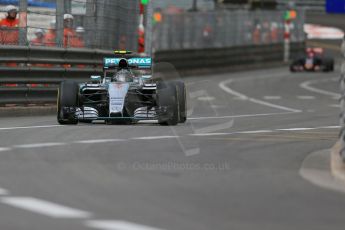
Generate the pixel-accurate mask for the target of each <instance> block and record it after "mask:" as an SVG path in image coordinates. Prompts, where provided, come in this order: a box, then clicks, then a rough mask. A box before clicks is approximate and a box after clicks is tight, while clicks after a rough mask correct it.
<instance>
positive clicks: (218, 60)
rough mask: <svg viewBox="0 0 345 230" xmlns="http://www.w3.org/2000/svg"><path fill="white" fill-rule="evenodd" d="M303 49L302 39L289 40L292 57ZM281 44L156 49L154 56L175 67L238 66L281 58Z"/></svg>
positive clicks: (188, 68)
mask: <svg viewBox="0 0 345 230" xmlns="http://www.w3.org/2000/svg"><path fill="white" fill-rule="evenodd" d="M304 50H305V43H304V42H299V43H292V44H291V49H290V52H291V57H296V56H297V55H299V54H301V52H303V51H304ZM283 57H284V46H283V44H282V43H280V44H270V45H250V46H238V47H228V48H213V49H200V50H175V51H158V52H156V54H155V58H156V60H157V61H158V60H159V61H160V62H170V63H171V64H173V65H174V66H175V67H176V69H177V70H179V71H184V70H196V69H205V68H207V69H210V70H211V71H216V69H218V68H228V69H231V67H233V68H239V67H247V66H253V65H262V64H264V63H274V62H275V63H278V62H281V63H282V62H283V59H284V58H283Z"/></svg>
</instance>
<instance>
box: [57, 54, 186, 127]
mask: <svg viewBox="0 0 345 230" xmlns="http://www.w3.org/2000/svg"><path fill="white" fill-rule="evenodd" d="M123 53H125V54H122V56H121V57H111V58H105V59H104V71H103V76H91V80H90V82H88V83H82V84H78V83H76V82H74V81H70V80H67V81H64V82H62V83H61V85H60V88H59V93H58V114H57V120H58V122H59V123H60V124H68V125H74V124H78V122H86V123H91V122H92V121H96V120H104V121H106V123H107V124H114V123H116V124H117V123H121V124H123V123H125V124H132V123H136V122H138V121H141V120H158V123H159V124H160V125H177V124H178V123H184V122H186V120H187V111H186V88H185V85H184V83H183V82H182V81H177V80H168V81H164V80H154V79H153V78H152V59H151V58H150V57H133V56H132V57H128V56H129V55H128V54H130V53H129V52H123Z"/></svg>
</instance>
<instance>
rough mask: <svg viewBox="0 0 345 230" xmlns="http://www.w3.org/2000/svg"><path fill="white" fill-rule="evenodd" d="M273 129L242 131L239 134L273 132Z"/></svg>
mask: <svg viewBox="0 0 345 230" xmlns="http://www.w3.org/2000/svg"><path fill="white" fill-rule="evenodd" d="M272 132H274V131H273V130H255V131H242V132H238V133H239V134H260V133H272Z"/></svg>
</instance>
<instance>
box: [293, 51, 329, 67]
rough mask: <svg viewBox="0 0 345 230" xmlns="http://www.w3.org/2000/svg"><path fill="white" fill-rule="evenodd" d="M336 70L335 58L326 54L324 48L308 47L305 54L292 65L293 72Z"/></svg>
mask: <svg viewBox="0 0 345 230" xmlns="http://www.w3.org/2000/svg"><path fill="white" fill-rule="evenodd" d="M333 70H334V59H333V58H328V57H325V56H324V51H323V49H322V48H307V49H306V52H305V54H304V55H303V56H302V57H299V58H297V59H295V60H293V62H292V63H291V65H290V71H291V72H299V71H323V72H331V71H333Z"/></svg>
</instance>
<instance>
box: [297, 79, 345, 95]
mask: <svg viewBox="0 0 345 230" xmlns="http://www.w3.org/2000/svg"><path fill="white" fill-rule="evenodd" d="M328 81H333V79H327V80H312V81H305V82H302V83H301V84H300V87H301V88H302V89H305V90H308V91H310V92H314V93H318V94H322V95H325V96H330V97H333V98H337V99H338V98H339V97H340V94H338V93H334V92H330V91H327V90H323V89H318V88H315V87H313V86H311V85H312V84H316V83H320V82H328Z"/></svg>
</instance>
